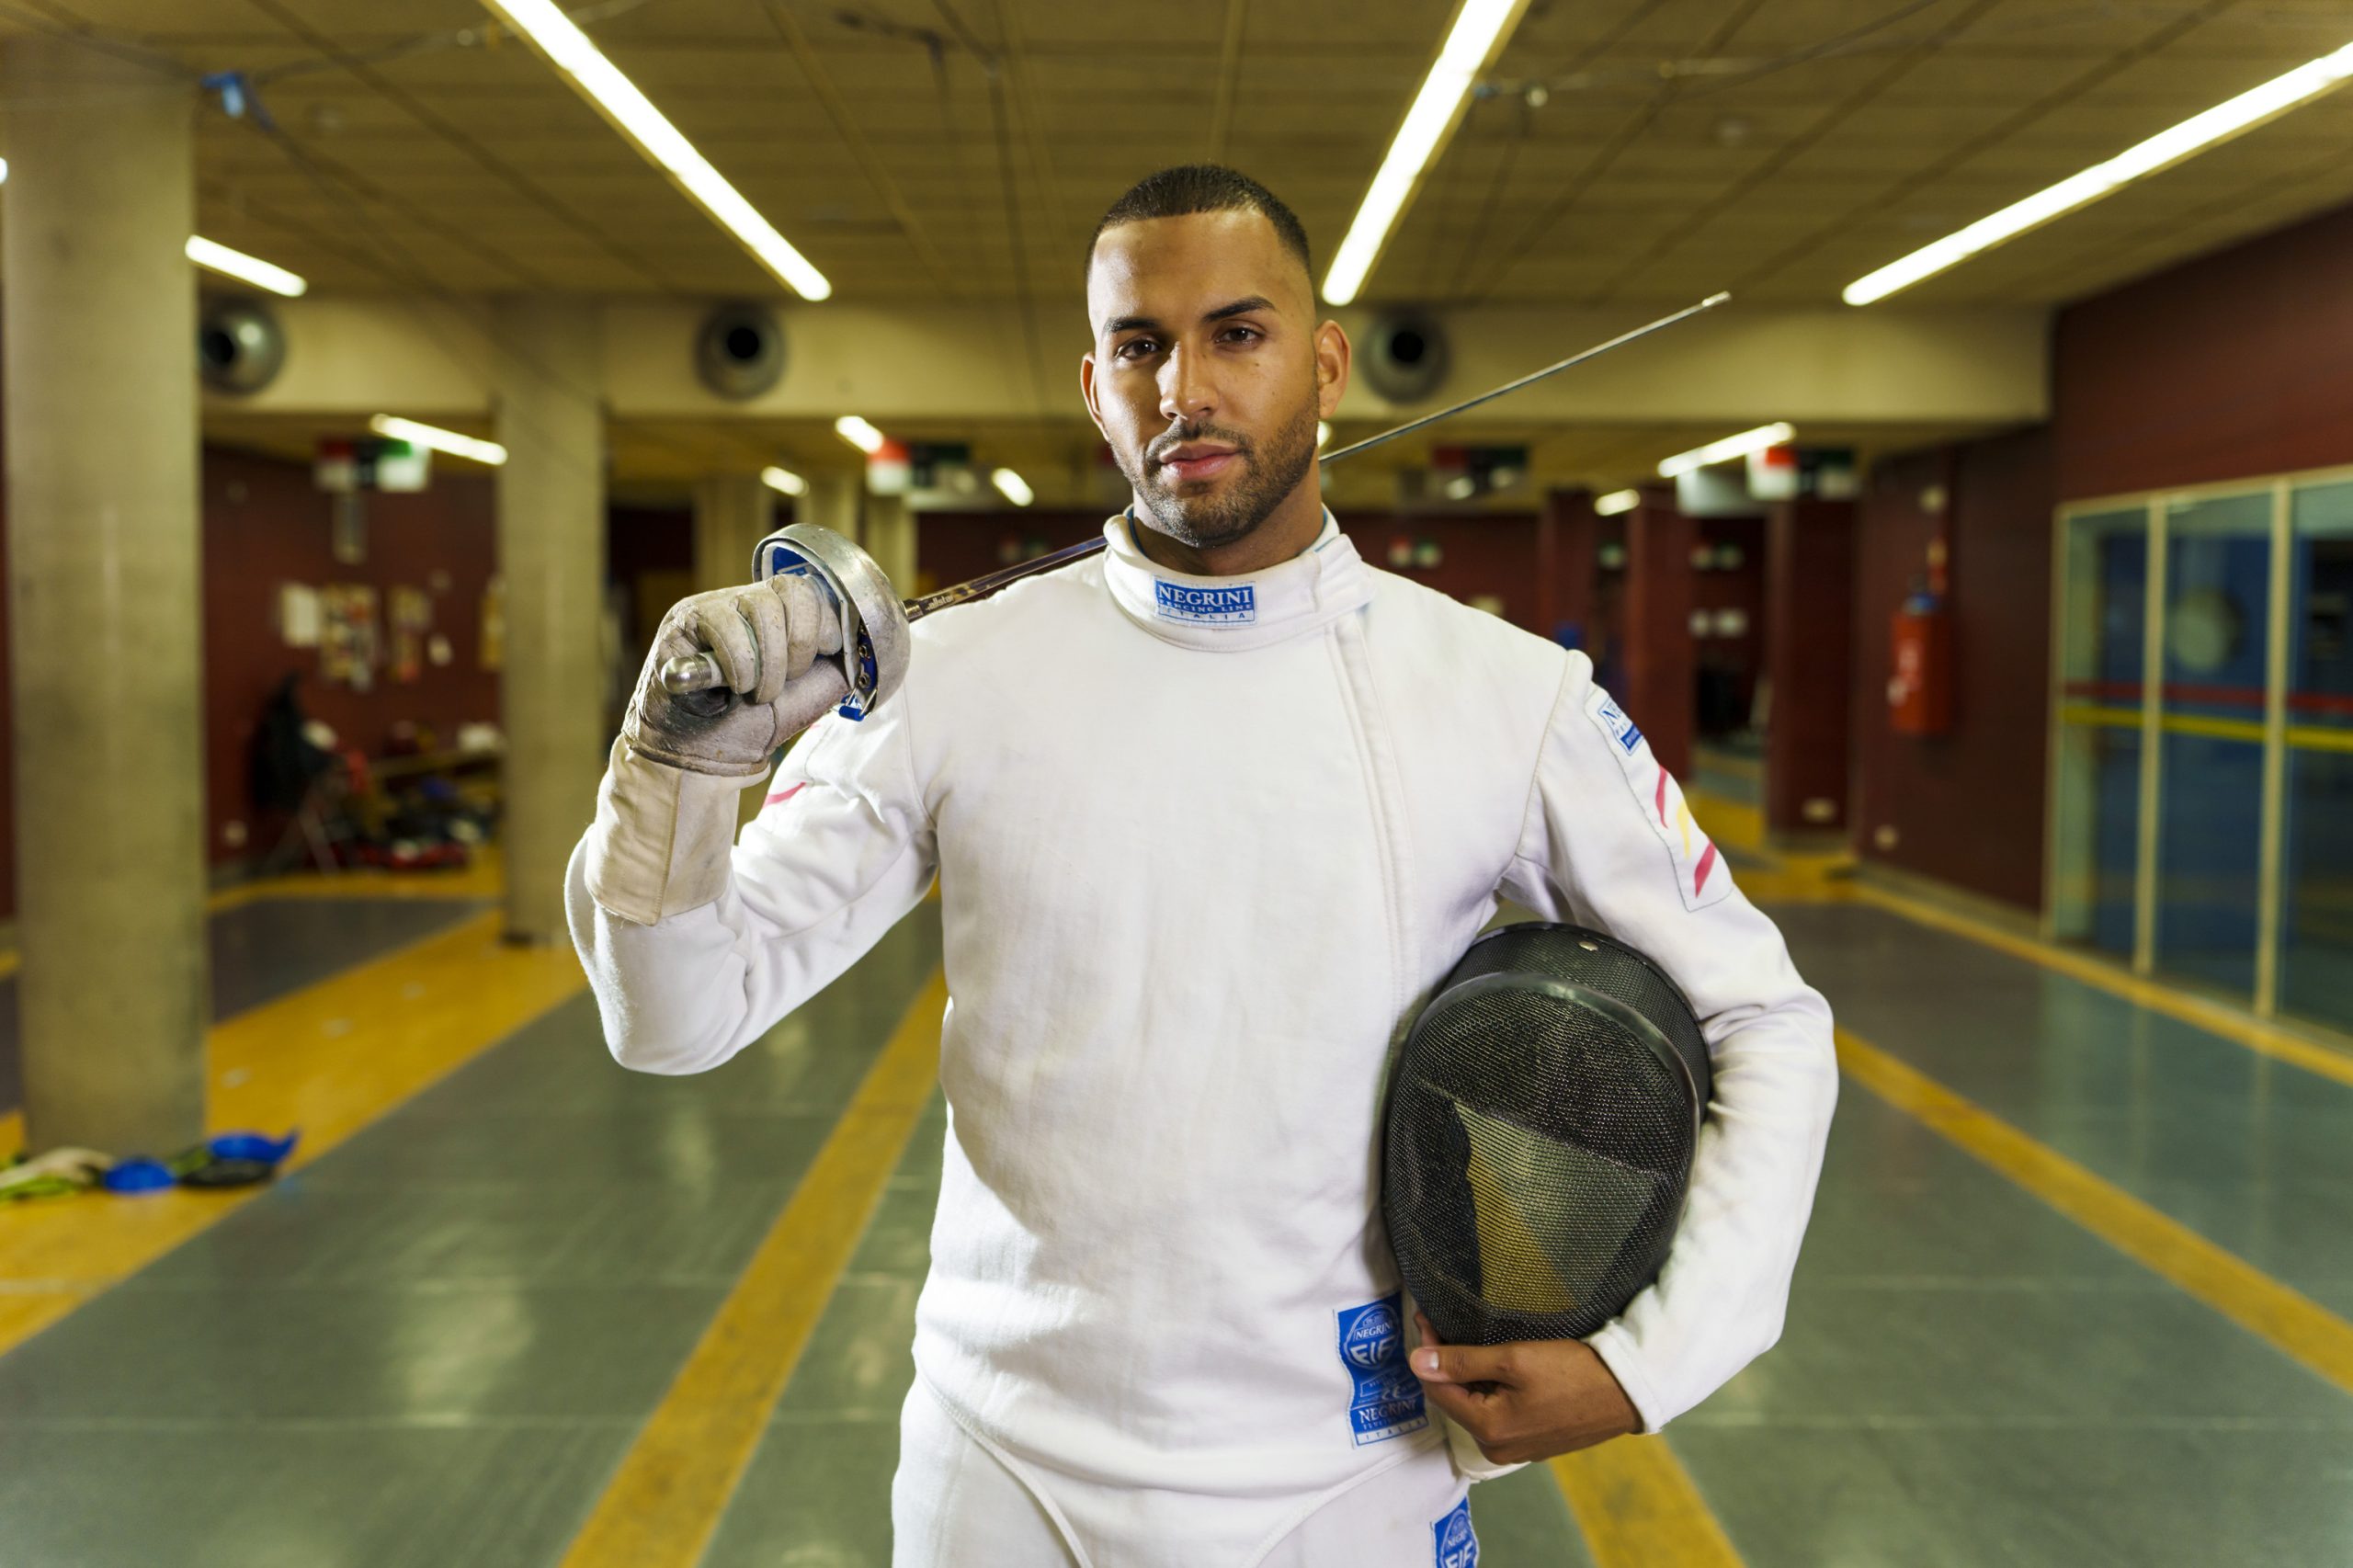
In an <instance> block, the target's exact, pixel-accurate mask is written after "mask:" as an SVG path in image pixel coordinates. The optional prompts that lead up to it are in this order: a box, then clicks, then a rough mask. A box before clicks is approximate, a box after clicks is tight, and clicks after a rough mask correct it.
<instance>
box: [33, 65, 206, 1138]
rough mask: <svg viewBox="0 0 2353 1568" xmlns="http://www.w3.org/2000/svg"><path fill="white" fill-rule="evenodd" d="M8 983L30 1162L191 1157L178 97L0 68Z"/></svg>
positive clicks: (187, 426) (185, 452) (63, 74)
mask: <svg viewBox="0 0 2353 1568" xmlns="http://www.w3.org/2000/svg"><path fill="white" fill-rule="evenodd" d="M0 106H4V107H5V114H6V138H7V142H6V145H7V154H8V165H9V167H8V174H9V179H8V184H7V225H6V250H5V254H4V255H0V269H5V277H6V290H5V303H0V312H5V317H0V336H4V337H5V340H6V350H5V352H6V364H5V374H6V394H7V395H6V440H7V497H8V502H7V506H8V517H7V528H8V588H9V626H8V632H9V652H10V658H11V659H12V661H13V665H14V677H15V688H16V689H15V710H14V713H13V722H14V727H15V734H16V789H17V822H16V827H17V932H18V937H17V941H18V944H19V948H20V951H21V953H22V968H21V970H20V971H19V976H18V980H17V1007H18V1009H19V1012H18V1018H19V1027H20V1030H21V1035H20V1039H21V1042H22V1059H23V1065H24V1091H25V1121H26V1134H27V1139H28V1142H29V1144H30V1145H31V1146H32V1147H33V1148H36V1149H39V1148H46V1147H51V1146H54V1145H58V1144H67V1143H73V1144H84V1145H87V1146H89V1147H92V1148H96V1149H100V1150H104V1151H107V1152H108V1153H134V1152H146V1153H158V1154H162V1153H174V1152H176V1151H177V1150H178V1149H179V1148H180V1147H182V1146H184V1145H186V1144H188V1143H190V1142H195V1141H196V1140H197V1139H198V1138H199V1137H201V1136H202V1135H203V1132H204V1091H205V1083H204V1078H205V1074H204V1029H205V1025H206V1022H207V1020H208V1018H209V1017H210V1008H209V1007H208V1006H207V1004H206V986H207V982H208V961H207V957H206V947H205V937H204V784H203V779H204V759H203V742H202V736H203V729H202V725H203V720H202V709H201V704H200V700H199V698H200V693H199V685H198V682H199V671H200V669H201V668H202V649H201V644H200V642H199V630H198V629H199V615H200V611H201V598H200V585H199V572H198V561H199V552H198V526H199V525H198V505H197V407H196V278H195V269H194V268H193V267H191V266H190V264H189V262H188V256H187V253H186V249H185V247H186V245H187V244H188V234H189V233H190V232H191V230H192V227H193V223H194V220H195V190H196V168H195V162H194V155H193V151H192V128H193V125H194V121H195V117H196V103H195V94H194V90H193V88H192V87H191V86H189V85H188V84H187V83H186V82H184V81H181V80H178V79H176V78H172V77H167V76H164V75H161V74H156V73H154V72H153V71H150V70H148V69H146V68H144V67H142V66H138V65H133V64H131V63H128V62H125V61H123V60H120V59H119V58H116V57H115V56H112V55H109V54H106V53H103V52H101V51H97V50H95V49H91V48H89V47H87V46H86V45H85V44H82V43H79V42H75V41H71V40H65V39H63V38H50V37H44V36H42V35H40V34H38V33H20V34H19V35H17V37H14V38H11V39H10V40H7V43H6V48H5V51H0Z"/></svg>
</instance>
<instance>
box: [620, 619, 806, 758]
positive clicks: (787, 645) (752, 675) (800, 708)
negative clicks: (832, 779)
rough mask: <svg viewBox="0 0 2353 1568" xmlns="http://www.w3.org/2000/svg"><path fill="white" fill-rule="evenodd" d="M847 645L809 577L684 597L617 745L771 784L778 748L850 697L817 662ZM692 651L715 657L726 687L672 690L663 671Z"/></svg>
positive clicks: (660, 638)
mask: <svg viewBox="0 0 2353 1568" xmlns="http://www.w3.org/2000/svg"><path fill="white" fill-rule="evenodd" d="M841 646H842V627H841V618H840V616H839V615H838V614H837V613H836V612H835V609H834V608H833V605H832V604H831V603H830V602H829V601H828V600H827V599H826V598H825V597H824V594H823V593H822V592H821V591H820V590H819V589H818V587H817V585H816V584H815V582H814V581H813V579H811V578H808V577H796V576H791V575H789V574H784V575H779V576H775V577H770V578H768V579H767V580H766V581H765V582H759V583H745V584H742V585H738V586H735V587H731V588H718V589H714V590H713V591H711V592H710V593H707V594H697V595H695V596H694V597H691V598H687V599H681V600H679V601H678V603H677V604H676V606H674V607H673V608H671V611H670V613H669V614H668V615H666V616H665V617H663V618H662V625H661V627H660V628H659V629H658V630H657V631H655V632H654V648H653V651H652V652H651V653H647V654H646V656H645V668H644V670H643V672H642V673H641V674H640V675H639V676H638V681H637V695H636V697H635V698H634V699H631V703H630V710H629V713H628V715H627V717H625V718H624V719H623V720H622V722H621V738H622V739H623V740H625V741H627V742H628V743H629V749H630V750H631V751H632V752H634V753H636V754H637V755H638V756H642V757H644V758H645V759H646V760H648V761H649V762H658V763H662V764H664V765H665V766H666V767H676V768H681V769H684V770H685V771H688V772H690V773H709V774H716V775H720V776H722V777H733V778H742V779H745V780H750V779H756V778H762V777H765V776H766V774H767V770H768V766H769V762H770V757H771V754H772V753H774V752H775V750H776V748H777V747H779V746H780V745H782V744H784V743H785V742H787V741H789V740H790V739H791V738H792V737H793V736H795V735H797V734H799V733H801V731H802V730H804V729H807V728H808V727H809V726H810V725H812V724H813V723H815V722H817V721H818V720H819V719H821V718H823V717H824V715H825V710H827V709H829V708H831V707H833V705H834V704H835V703H836V702H839V701H840V700H841V699H842V697H843V695H844V694H845V693H846V692H847V691H848V689H849V687H848V685H847V683H846V682H845V681H844V680H843V679H842V673H841V671H840V669H839V668H837V667H836V666H835V665H832V664H830V663H828V664H823V665H820V664H818V663H817V658H818V655H820V654H823V653H839V652H840V651H841ZM689 653H710V656H711V658H712V659H714V660H715V661H717V663H718V665H719V670H720V674H721V676H722V678H723V679H724V681H725V683H726V684H725V685H724V686H723V687H720V688H718V689H716V690H711V691H697V692H689V693H687V694H685V695H683V696H681V695H676V694H674V693H672V692H671V690H670V689H669V688H668V687H665V685H663V683H662V668H663V666H664V665H666V664H668V663H669V662H670V661H671V660H673V659H676V658H680V657H683V656H684V655H686V654H689Z"/></svg>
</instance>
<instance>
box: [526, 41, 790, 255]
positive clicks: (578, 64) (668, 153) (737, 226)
mask: <svg viewBox="0 0 2353 1568" xmlns="http://www.w3.org/2000/svg"><path fill="white" fill-rule="evenodd" d="M487 4H488V5H489V6H490V8H491V9H492V10H493V11H494V12H496V13H497V14H498V16H499V17H501V18H502V19H503V20H505V21H506V23H507V25H508V26H510V27H512V28H514V29H515V30H516V31H517V32H519V33H521V34H522V35H523V36H524V37H525V38H528V39H529V40H531V42H532V43H533V44H534V45H536V46H537V47H538V49H539V51H540V53H541V54H543V55H545V56H546V57H547V61H548V63H549V64H551V65H553V66H554V67H555V68H556V69H557V70H558V71H561V72H563V74H565V75H566V76H569V77H571V78H572V84H573V85H574V86H575V87H577V88H578V89H579V90H580V92H581V94H582V95H583V96H584V97H586V98H587V99H588V101H589V102H590V103H592V104H594V105H595V106H596V107H597V112H598V113H600V114H602V115H603V116H604V117H605V118H606V119H608V120H610V121H611V122H612V125H613V129H614V130H616V131H620V133H621V134H622V135H623V136H625V137H627V138H629V140H630V142H631V143H633V144H634V145H635V146H636V148H637V150H638V151H639V152H640V153H643V154H644V155H645V156H646V157H647V158H649V159H651V160H652V161H653V162H654V163H656V164H659V165H661V166H662V168H663V169H664V170H665V172H666V173H667V174H668V175H669V176H670V177H671V178H672V179H673V180H676V182H677V185H678V188H679V189H681V190H683V191H685V192H686V193H687V196H688V199H691V200H692V201H693V202H694V203H695V204H696V205H697V206H699V207H700V208H701V209H702V210H704V211H705V212H708V213H709V214H710V216H711V217H712V218H713V219H714V220H716V221H717V222H718V223H719V226H720V227H721V228H723V229H725V230H726V231H727V232H728V233H731V234H733V235H734V236H735V238H736V239H737V240H739V241H741V242H742V243H743V245H744V248H745V249H746V250H748V251H750V252H751V253H752V255H753V256H756V257H757V258H758V260H759V262H760V265H762V266H763V267H767V269H768V270H769V271H770V272H773V273H775V274H776V276H777V277H778V278H780V279H782V280H783V282H784V284H785V286H786V287H787V288H789V289H790V290H792V291H793V292H794V293H796V294H799V295H800V296H801V298H803V299H806V300H822V299H824V298H825V297H826V296H827V295H829V294H831V293H832V292H833V291H834V286H833V285H832V284H831V283H828V282H826V281H825V275H824V273H822V272H820V271H818V270H817V269H816V268H815V267H812V266H811V265H810V264H809V258H808V257H807V256H802V255H801V253H800V252H799V251H797V250H794V249H793V248H792V246H791V245H790V244H788V243H786V241H785V237H784V236H783V235H782V234H779V233H777V232H776V230H775V228H774V227H773V226H772V225H770V223H769V222H768V221H767V219H766V218H763V217H761V216H760V215H759V213H758V212H757V211H756V210H755V209H754V208H753V206H752V204H751V203H750V202H748V201H746V200H745V199H744V197H743V193H742V192H740V191H738V190H737V189H736V188H735V187H733V186H732V185H730V184H728V183H727V181H726V179H725V178H724V177H723V176H721V174H720V172H719V171H718V170H717V169H714V168H712V167H711V166H710V160H709V159H707V158H705V157H704V156H703V155H702V154H701V153H698V152H696V151H695V147H694V143H693V142H689V141H688V140H687V139H686V138H685V137H684V136H681V135H679V134H678V128H677V127H676V126H674V125H672V124H671V123H670V121H669V120H668V119H666V118H665V116H664V115H663V113H662V111H661V110H660V109H658V108H654V103H653V100H652V99H650V98H648V97H646V96H645V95H644V94H643V93H641V92H639V91H638V90H637V84H635V83H634V82H631V80H630V79H629V78H628V77H627V76H624V75H622V74H620V70H618V69H617V68H616V67H615V66H614V64H613V62H611V61H609V60H608V59H606V58H605V55H604V51H602V50H599V49H598V48H597V46H596V45H595V44H594V43H591V42H590V41H589V40H588V35H587V34H586V33H584V32H582V31H581V30H580V29H579V28H577V27H575V26H574V25H573V21H572V18H571V17H567V16H565V15H564V14H563V12H562V11H561V10H559V9H557V8H556V6H555V5H554V3H553V0H487Z"/></svg>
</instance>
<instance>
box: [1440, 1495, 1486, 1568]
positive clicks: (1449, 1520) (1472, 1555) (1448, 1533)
mask: <svg viewBox="0 0 2353 1568" xmlns="http://www.w3.org/2000/svg"><path fill="white" fill-rule="evenodd" d="M1430 1534H1432V1535H1434V1536H1436V1537H1437V1538H1438V1551H1437V1553H1436V1559H1435V1560H1436V1562H1437V1563H1438V1568H1479V1533H1478V1532H1477V1531H1476V1530H1474V1529H1472V1528H1471V1499H1470V1498H1468V1497H1465V1498H1464V1499H1462V1501H1461V1502H1460V1503H1457V1504H1456V1505H1455V1506H1454V1507H1453V1509H1452V1510H1451V1511H1449V1513H1448V1514H1447V1516H1446V1517H1444V1518H1442V1519H1440V1520H1438V1523H1436V1524H1434V1525H1432V1526H1431V1527H1430Z"/></svg>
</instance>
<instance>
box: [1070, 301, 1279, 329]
mask: <svg viewBox="0 0 2353 1568" xmlns="http://www.w3.org/2000/svg"><path fill="white" fill-rule="evenodd" d="M1274 308H1275V302H1274V301H1272V300H1269V299H1267V297H1266V296H1265V295H1264V294H1253V295H1251V296H1250V297H1249V298H1248V299H1246V300H1236V301H1233V303H1232V304H1230V305H1220V306H1219V307H1218V308H1217V309H1215V310H1213V311H1210V312H1206V313H1204V314H1203V315H1202V317H1201V319H1202V320H1203V321H1205V322H1215V321H1224V320H1226V319H1227V318H1229V317H1232V316H1246V315H1248V314H1249V313H1250V312H1253V311H1271V310H1273V309H1274ZM1159 325H1160V323H1159V322H1158V321H1157V320H1156V319H1154V317H1151V316H1114V317H1113V318H1112V319H1111V320H1109V321H1108V322H1106V323H1104V324H1103V335H1104V336H1106V337H1113V336H1117V335H1119V334H1120V333H1123V332H1132V331H1134V330H1136V329H1137V328H1139V327H1150V328H1157V327H1158V326H1159Z"/></svg>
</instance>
